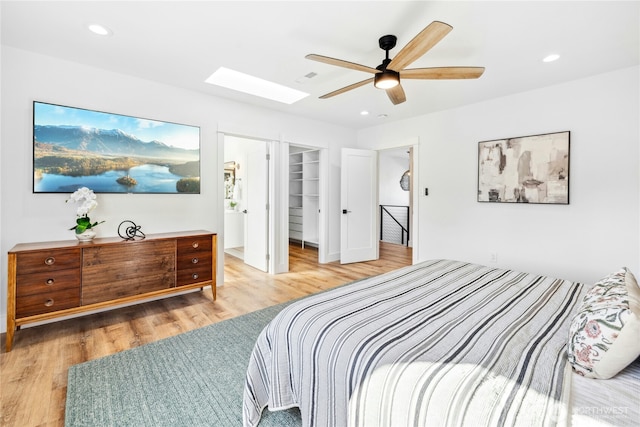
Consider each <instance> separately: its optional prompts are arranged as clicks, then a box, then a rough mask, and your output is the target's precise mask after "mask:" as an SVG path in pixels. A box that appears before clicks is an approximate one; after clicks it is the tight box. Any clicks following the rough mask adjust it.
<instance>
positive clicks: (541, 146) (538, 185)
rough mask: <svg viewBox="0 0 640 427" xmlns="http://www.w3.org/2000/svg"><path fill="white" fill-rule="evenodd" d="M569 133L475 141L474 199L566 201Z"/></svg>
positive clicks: (480, 200)
mask: <svg viewBox="0 0 640 427" xmlns="http://www.w3.org/2000/svg"><path fill="white" fill-rule="evenodd" d="M569 141H570V132H569V131H565V132H556V133H547V134H542V135H531V136H522V137H517V138H508V139H496V140H492V141H481V142H479V143H478V201H479V202H494V203H540V204H561V205H568V204H569Z"/></svg>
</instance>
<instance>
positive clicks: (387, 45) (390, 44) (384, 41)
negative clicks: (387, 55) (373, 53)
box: [378, 34, 398, 51]
mask: <svg viewBox="0 0 640 427" xmlns="http://www.w3.org/2000/svg"><path fill="white" fill-rule="evenodd" d="M397 41H398V38H397V37H396V36H394V35H391V34H387V35H386V36H382V37H380V39H379V40H378V44H379V45H380V49H382V50H386V51H390V50H391V49H393V48H394V47H396V42H397Z"/></svg>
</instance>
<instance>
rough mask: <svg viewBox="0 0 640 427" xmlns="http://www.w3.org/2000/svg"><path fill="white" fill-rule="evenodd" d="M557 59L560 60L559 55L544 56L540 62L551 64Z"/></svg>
mask: <svg viewBox="0 0 640 427" xmlns="http://www.w3.org/2000/svg"><path fill="white" fill-rule="evenodd" d="M558 58H560V55H558V54H555V53H554V54H552V55H549V56H546V57H545V58H544V59H543V60H542V62H553V61H556V60H557V59H558Z"/></svg>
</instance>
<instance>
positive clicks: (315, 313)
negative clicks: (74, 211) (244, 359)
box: [243, 260, 638, 427]
mask: <svg viewBox="0 0 640 427" xmlns="http://www.w3.org/2000/svg"><path fill="white" fill-rule="evenodd" d="M587 291H588V286H586V285H584V284H581V283H574V282H569V281H566V280H561V279H554V278H550V277H545V276H540V275H535V274H529V273H522V272H517V271H511V270H503V269H496V268H490V267H486V266H482V265H477V264H471V263H466V262H460V261H453V260H431V261H425V262H422V263H419V264H417V265H413V266H409V267H405V268H402V269H399V270H396V271H393V272H390V273H386V274H383V275H380V276H375V277H371V278H368V279H364V280H361V281H359V282H355V283H352V284H349V285H346V286H343V287H340V288H336V289H332V290H330V291H327V292H324V293H320V294H317V295H314V296H311V297H308V298H304V299H302V300H300V301H298V302H295V303H293V304H291V305H289V306H288V307H286V308H285V309H284V310H283V311H282V312H281V313H280V314H278V315H277V316H276V317H275V318H274V319H273V320H272V321H271V322H270V323H269V325H267V327H265V329H264V330H263V331H262V333H261V334H260V336H259V337H258V340H257V342H256V344H255V348H254V350H253V353H252V355H251V358H250V361H249V366H248V369H247V376H246V385H245V391H244V403H243V419H244V425H245V426H246V427H255V426H257V425H258V424H259V421H260V417H261V413H262V411H263V409H264V408H265V407H268V408H269V410H271V411H277V410H283V409H288V408H293V407H297V408H299V410H300V415H301V418H302V425H303V426H305V427H307V426H308V427H330V426H335V427H343V426H352V427H361V426H362V427H364V426H366V427H371V426H441V425H442V426H444V425H447V426H449V425H473V426H502V425H528V426H553V425H566V424H570V423H571V421H572V419H571V418H572V412H571V409H570V404H571V401H572V396H571V395H570V391H571V384H572V375H575V374H572V371H571V367H570V365H569V364H568V363H567V356H566V354H567V337H568V333H569V327H570V324H571V321H572V318H573V317H574V315H575V314H576V310H577V309H578V308H579V306H580V303H581V301H582V300H583V297H584V296H585V294H586V293H587ZM585 380H586V379H585ZM591 381H593V380H591ZM625 384H626V385H628V384H632V385H633V386H637V384H638V382H637V378H635V377H633V378H631V380H630V383H625ZM584 388H585V389H586V388H588V385H586V386H584ZM627 395H628V399H629V401H628V402H627V403H620V406H621V407H622V405H634V404H636V405H637V402H635V403H634V400H633V399H634V395H633V392H631V393H627ZM635 397H636V398H637V394H636V395H635ZM576 398H577V399H578V400H579V402H578V403H575V404H576V405H584V404H586V403H585V402H586V401H587V400H588V396H585V395H582V397H581V396H578V397H575V396H574V397H573V399H574V400H575V399H576ZM580 415H585V414H580ZM587 416H588V414H587ZM629 416H633V414H630V415H629ZM616 421H620V420H619V419H617V420H616ZM621 425H622V424H621Z"/></svg>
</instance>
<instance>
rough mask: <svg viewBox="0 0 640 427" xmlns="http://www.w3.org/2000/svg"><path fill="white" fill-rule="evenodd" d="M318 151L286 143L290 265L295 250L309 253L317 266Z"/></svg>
mask: <svg viewBox="0 0 640 427" xmlns="http://www.w3.org/2000/svg"><path fill="white" fill-rule="evenodd" d="M322 157H323V156H322V151H321V150H320V149H318V148H314V147H307V146H302V145H295V144H289V155H288V159H287V161H288V164H287V168H288V188H289V194H288V215H289V222H288V229H289V233H288V236H289V248H290V249H289V257H288V258H289V266H290V267H291V263H292V262H295V261H296V260H297V259H299V256H295V255H293V252H296V249H297V248H298V247H299V248H300V250H302V251H305V250H306V252H308V253H307V254H306V258H307V259H313V260H315V261H316V262H318V263H319V255H318V254H319V247H320V244H321V226H320V225H321V219H320V198H321V197H320V195H321V188H322V185H321V180H320V176H321V170H322V167H321V164H322V162H321V159H322Z"/></svg>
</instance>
